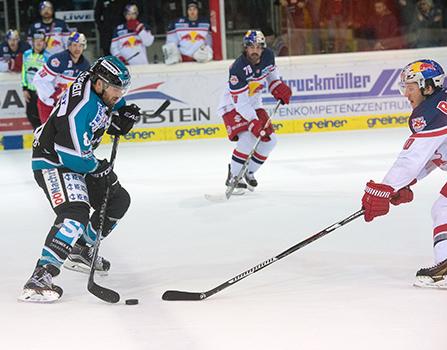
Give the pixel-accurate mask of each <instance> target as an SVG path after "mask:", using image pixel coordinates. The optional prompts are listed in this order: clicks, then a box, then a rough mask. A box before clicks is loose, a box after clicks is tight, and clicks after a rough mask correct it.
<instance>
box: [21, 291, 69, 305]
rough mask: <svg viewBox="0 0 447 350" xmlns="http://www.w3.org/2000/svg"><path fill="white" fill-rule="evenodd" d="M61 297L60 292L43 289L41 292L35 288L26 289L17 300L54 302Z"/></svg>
mask: <svg viewBox="0 0 447 350" xmlns="http://www.w3.org/2000/svg"><path fill="white" fill-rule="evenodd" d="M60 297H61V295H60V294H58V293H57V292H55V291H52V290H43V291H40V292H36V291H35V290H34V289H24V290H23V292H22V294H21V295H20V296H19V297H18V298H17V300H18V301H22V302H27V303H41V304H45V303H54V302H55V301H57V300H59V299H60Z"/></svg>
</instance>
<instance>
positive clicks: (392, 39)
mask: <svg viewBox="0 0 447 350" xmlns="http://www.w3.org/2000/svg"><path fill="white" fill-rule="evenodd" d="M374 12H375V14H374V15H373V16H371V18H370V28H372V35H373V46H372V49H373V50H391V49H400V48H401V47H402V46H403V45H402V37H401V35H400V30H399V25H398V22H397V18H396V16H394V14H393V13H391V11H390V10H389V9H388V6H387V4H386V2H385V0H376V1H375V2H374Z"/></svg>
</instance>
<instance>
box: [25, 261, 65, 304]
mask: <svg viewBox="0 0 447 350" xmlns="http://www.w3.org/2000/svg"><path fill="white" fill-rule="evenodd" d="M58 274H59V269H58V268H57V267H55V266H53V265H46V266H45V267H44V266H36V268H35V269H34V272H33V274H32V276H31V277H30V279H29V280H28V282H26V284H25V286H24V287H23V291H22V294H21V295H20V296H19V297H18V300H20V301H25V302H33V303H51V302H54V301H56V300H58V299H60V297H61V296H62V293H63V291H62V288H61V287H59V286H56V285H54V284H53V277H54V276H57V275H58Z"/></svg>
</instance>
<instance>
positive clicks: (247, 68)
mask: <svg viewBox="0 0 447 350" xmlns="http://www.w3.org/2000/svg"><path fill="white" fill-rule="evenodd" d="M278 79H279V78H278V73H277V70H276V65H275V55H274V54H273V51H272V50H271V49H269V48H265V49H264V50H263V52H262V54H261V61H260V62H259V63H258V64H256V65H252V64H251V63H250V61H248V59H247V58H246V57H245V54H242V55H241V56H239V57H238V58H237V59H236V61H235V62H234V63H233V64H232V65H231V67H230V73H229V79H228V85H227V88H226V89H225V91H224V93H223V95H222V97H221V99H220V103H219V107H218V115H219V116H223V115H224V114H225V113H227V112H229V111H231V110H233V109H236V111H237V112H238V113H239V114H240V115H241V116H243V117H244V118H245V119H246V120H248V121H250V120H253V119H256V118H257V117H256V111H255V110H256V109H258V108H262V92H263V91H264V90H265V89H266V88H268V86H269V85H270V83H271V82H272V81H275V80H278Z"/></svg>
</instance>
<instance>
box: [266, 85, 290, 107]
mask: <svg viewBox="0 0 447 350" xmlns="http://www.w3.org/2000/svg"><path fill="white" fill-rule="evenodd" d="M269 88H270V92H271V93H272V95H273V97H274V98H275V99H276V100H277V101H281V104H282V105H288V104H289V102H290V96H292V90H290V88H289V87H288V86H287V84H285V83H284V82H282V81H281V80H274V81H272V82H271V83H270V87H269Z"/></svg>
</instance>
